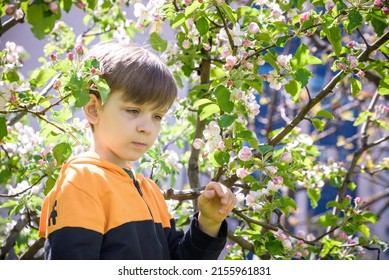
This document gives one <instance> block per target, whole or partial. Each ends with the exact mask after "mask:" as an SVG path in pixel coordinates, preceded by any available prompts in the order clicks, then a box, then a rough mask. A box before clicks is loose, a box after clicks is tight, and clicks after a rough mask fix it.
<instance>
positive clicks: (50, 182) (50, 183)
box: [43, 176, 56, 195]
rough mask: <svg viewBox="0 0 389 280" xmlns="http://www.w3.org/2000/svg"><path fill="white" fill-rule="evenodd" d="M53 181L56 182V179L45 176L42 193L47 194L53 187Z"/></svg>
mask: <svg viewBox="0 0 389 280" xmlns="http://www.w3.org/2000/svg"><path fill="white" fill-rule="evenodd" d="M55 182H56V180H55V178H54V177H52V176H49V178H47V180H46V186H45V188H44V190H43V194H44V195H47V194H48V193H49V192H50V191H51V190H52V188H53V187H54V185H55Z"/></svg>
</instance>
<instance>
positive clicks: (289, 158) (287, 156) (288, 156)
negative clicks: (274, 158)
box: [280, 152, 293, 164]
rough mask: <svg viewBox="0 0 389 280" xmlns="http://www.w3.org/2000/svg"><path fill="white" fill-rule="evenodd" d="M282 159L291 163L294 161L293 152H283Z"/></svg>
mask: <svg viewBox="0 0 389 280" xmlns="http://www.w3.org/2000/svg"><path fill="white" fill-rule="evenodd" d="M280 159H281V161H282V162H285V163H287V164H290V163H292V161H293V157H292V154H291V153H289V152H284V153H282V154H281V156H280Z"/></svg>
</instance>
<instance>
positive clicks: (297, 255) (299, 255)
mask: <svg viewBox="0 0 389 280" xmlns="http://www.w3.org/2000/svg"><path fill="white" fill-rule="evenodd" d="M294 256H295V257H296V258H298V259H299V258H301V257H302V256H303V254H302V253H301V252H296V253H295V254H294Z"/></svg>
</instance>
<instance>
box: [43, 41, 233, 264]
mask: <svg viewBox="0 0 389 280" xmlns="http://www.w3.org/2000/svg"><path fill="white" fill-rule="evenodd" d="M89 55H90V56H91V55H93V56H95V57H96V58H97V59H98V60H99V61H100V63H101V65H102V71H103V74H102V77H103V78H104V79H105V80H106V81H107V83H108V84H109V86H110V89H111V92H110V94H109V96H108V98H107V101H106V102H105V103H104V104H102V101H101V99H100V98H99V96H98V94H96V95H95V94H91V95H90V101H89V102H88V103H87V104H86V105H85V106H84V108H83V109H84V113H85V116H86V118H87V120H88V121H89V123H90V124H91V126H92V132H93V140H94V143H93V146H92V148H91V151H90V152H88V153H86V154H83V155H80V156H76V157H73V158H72V159H70V160H68V162H67V163H66V164H65V165H64V166H63V168H62V170H61V173H60V176H59V178H58V180H57V184H56V186H55V187H54V188H53V190H52V191H51V192H50V193H49V194H48V195H47V197H46V199H45V201H44V203H43V207H42V215H41V222H40V235H41V236H44V237H46V238H47V239H46V242H45V258H46V259H217V258H218V256H219V254H220V252H221V250H222V249H223V247H224V245H225V242H226V236H227V224H226V222H225V220H224V219H225V218H226V216H227V215H228V214H229V212H230V211H231V210H232V208H233V207H234V205H235V196H234V195H233V194H232V193H231V191H230V190H228V188H226V187H225V186H223V185H221V184H219V183H216V182H211V183H209V184H208V185H207V186H206V188H205V190H204V192H203V193H202V194H201V195H200V197H199V198H198V208H199V213H196V214H195V216H194V218H193V220H192V221H191V225H190V229H189V230H188V231H187V232H186V234H184V233H183V232H182V231H180V230H177V229H176V228H175V223H174V220H173V219H171V216H170V215H169V213H168V210H167V206H166V203H165V200H164V199H163V196H162V194H161V192H160V190H159V188H158V187H157V185H156V184H155V183H154V182H153V181H152V180H150V179H148V178H145V177H144V176H142V175H141V174H138V173H135V172H134V170H133V169H132V167H131V165H130V164H129V163H128V162H131V161H136V160H138V159H139V158H140V157H141V156H142V155H143V154H144V153H145V152H146V151H147V150H148V149H149V148H150V147H151V146H152V145H153V143H154V141H155V140H156V138H157V136H158V133H159V130H160V127H161V120H162V118H163V116H164V115H165V113H166V112H167V111H168V109H169V107H170V106H171V105H172V103H173V102H174V100H175V99H176V97H177V87H176V84H175V82H174V79H173V77H172V75H171V73H170V72H169V70H168V69H167V67H166V66H165V65H164V64H163V63H162V62H161V61H160V60H159V59H158V58H157V57H156V56H155V55H153V54H151V53H149V52H147V51H146V50H144V49H143V48H140V47H136V46H131V45H121V44H118V43H106V44H100V45H98V46H96V47H95V48H94V49H92V50H91V52H90V54H89Z"/></svg>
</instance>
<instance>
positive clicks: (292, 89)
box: [285, 80, 301, 97]
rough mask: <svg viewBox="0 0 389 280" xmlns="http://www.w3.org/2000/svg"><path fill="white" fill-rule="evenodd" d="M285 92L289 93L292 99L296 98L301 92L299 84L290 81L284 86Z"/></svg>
mask: <svg viewBox="0 0 389 280" xmlns="http://www.w3.org/2000/svg"><path fill="white" fill-rule="evenodd" d="M285 90H286V92H287V93H289V94H290V95H291V96H292V97H295V96H297V95H298V94H299V93H300V91H301V84H300V83H299V82H297V81H296V80H290V81H289V82H288V83H287V84H286V85H285Z"/></svg>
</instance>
